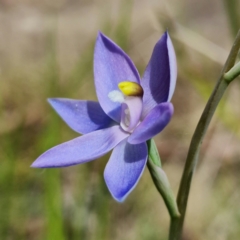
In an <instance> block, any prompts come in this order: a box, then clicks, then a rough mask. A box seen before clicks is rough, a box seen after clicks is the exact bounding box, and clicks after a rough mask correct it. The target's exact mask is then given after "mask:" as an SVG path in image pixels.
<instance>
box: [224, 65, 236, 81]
mask: <svg viewBox="0 0 240 240" xmlns="http://www.w3.org/2000/svg"><path fill="white" fill-rule="evenodd" d="M239 75H240V62H238V63H237V64H236V65H235V66H234V67H233V68H231V69H230V70H229V71H228V72H227V73H225V74H224V78H225V80H226V81H228V82H231V81H232V80H234V79H235V78H236V77H238V76H239Z"/></svg>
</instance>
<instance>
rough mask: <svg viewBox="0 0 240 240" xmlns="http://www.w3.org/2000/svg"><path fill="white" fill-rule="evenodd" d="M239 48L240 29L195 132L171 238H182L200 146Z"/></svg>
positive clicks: (172, 219)
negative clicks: (178, 214) (225, 76)
mask: <svg viewBox="0 0 240 240" xmlns="http://www.w3.org/2000/svg"><path fill="white" fill-rule="evenodd" d="M239 48H240V31H239V32H238V34H237V37H236V39H235V42H234V44H233V47H232V49H231V51H230V54H229V56H228V59H227V61H226V63H225V65H224V67H223V70H222V73H221V75H220V78H219V80H218V82H217V84H216V86H215V88H214V90H213V92H212V95H211V97H210V98H209V100H208V103H207V105H206V107H205V109H204V111H203V113H202V116H201V118H200V120H199V122H198V125H197V127H196V129H195V132H194V134H193V137H192V140H191V143H190V147H189V151H188V155H187V159H186V164H185V167H184V172H183V175H182V179H181V183H180V187H179V191H178V197H177V204H178V209H179V211H180V214H181V216H180V218H171V225H170V232H169V240H180V239H181V235H182V228H183V223H184V217H185V213H186V207H187V201H188V195H189V191H190V186H191V181H192V176H193V173H194V170H195V167H196V165H197V162H198V154H199V150H200V146H201V144H202V141H203V138H204V135H205V133H206V131H207V128H208V126H209V123H210V121H211V119H212V116H213V114H214V112H215V110H216V108H217V106H218V103H219V101H220V100H221V98H222V96H223V94H224V92H225V90H226V89H227V87H228V85H229V83H230V82H229V81H226V80H225V79H224V73H226V72H228V71H229V70H230V69H231V68H232V67H233V65H234V63H235V60H236V57H237V54H238V51H239Z"/></svg>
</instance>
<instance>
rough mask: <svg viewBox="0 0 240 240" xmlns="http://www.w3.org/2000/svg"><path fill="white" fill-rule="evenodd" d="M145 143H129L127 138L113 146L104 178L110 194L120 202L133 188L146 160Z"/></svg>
mask: <svg viewBox="0 0 240 240" xmlns="http://www.w3.org/2000/svg"><path fill="white" fill-rule="evenodd" d="M147 155H148V152H147V144H146V143H141V144H137V145H131V144H129V143H128V142H127V140H124V141H122V142H121V143H119V144H118V145H117V147H115V148H114V150H113V152H112V155H111V157H110V159H109V161H108V163H107V166H106V168H105V171H104V178H105V181H106V184H107V186H108V189H109V191H110V192H111V194H112V196H113V197H114V198H115V199H116V200H117V201H119V202H122V201H123V200H124V199H125V198H126V197H127V195H128V194H129V193H130V192H131V191H132V190H133V189H134V187H135V186H136V185H137V183H138V180H139V179H140V177H141V175H142V173H143V170H144V167H145V165H146V161H147Z"/></svg>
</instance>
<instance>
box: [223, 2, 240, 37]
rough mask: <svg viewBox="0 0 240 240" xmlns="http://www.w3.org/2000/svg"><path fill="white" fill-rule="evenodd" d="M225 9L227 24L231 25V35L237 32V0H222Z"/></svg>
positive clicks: (238, 20) (239, 19)
mask: <svg viewBox="0 0 240 240" xmlns="http://www.w3.org/2000/svg"><path fill="white" fill-rule="evenodd" d="M223 1H224V5H225V9H226V11H227V14H228V20H229V25H230V27H231V31H232V34H233V37H234V36H235V35H236V34H237V32H238V28H239V24H240V18H239V1H236V0H223Z"/></svg>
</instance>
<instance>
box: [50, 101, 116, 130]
mask: <svg viewBox="0 0 240 240" xmlns="http://www.w3.org/2000/svg"><path fill="white" fill-rule="evenodd" d="M48 102H49V103H50V104H51V106H52V107H53V108H54V109H55V111H56V112H57V113H58V114H59V115H60V117H61V118H62V119H63V120H64V121H65V122H66V123H67V124H68V126H69V127H70V128H72V129H73V130H74V131H76V132H78V133H81V134H86V133H90V132H93V131H95V130H98V129H103V128H107V127H109V126H110V125H111V124H114V121H113V120H112V119H111V118H109V117H108V115H106V114H105V112H104V111H103V110H102V108H101V106H100V104H99V103H98V102H94V101H84V100H73V99H67V98H51V99H48Z"/></svg>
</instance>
